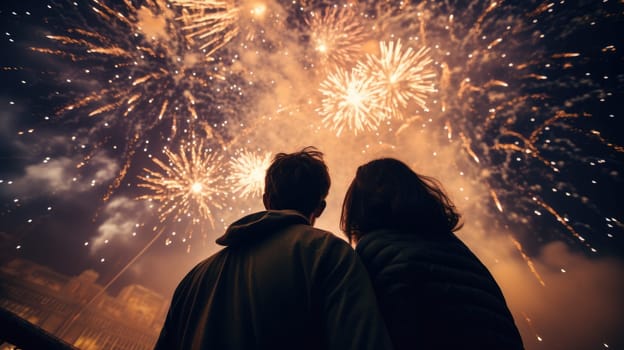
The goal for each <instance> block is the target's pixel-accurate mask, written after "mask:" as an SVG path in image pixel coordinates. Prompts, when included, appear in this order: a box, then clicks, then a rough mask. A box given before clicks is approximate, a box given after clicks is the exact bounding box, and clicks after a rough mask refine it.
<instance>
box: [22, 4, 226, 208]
mask: <svg viewBox="0 0 624 350" xmlns="http://www.w3.org/2000/svg"><path fill="white" fill-rule="evenodd" d="M89 5H90V6H89V7H88V8H87V9H83V8H79V9H80V10H79V9H75V10H74V11H76V12H75V14H76V17H78V18H79V19H80V20H75V21H70V22H68V23H63V26H67V27H65V28H64V29H63V31H64V33H62V34H54V35H48V36H47V39H49V40H51V41H52V43H53V46H54V47H55V48H50V47H44V46H37V47H33V48H32V50H34V51H37V52H40V53H44V54H50V55H54V56H58V57H61V58H65V59H69V60H71V61H72V62H73V63H74V65H73V66H75V67H76V69H71V70H69V72H62V73H59V75H60V76H61V77H63V80H64V81H65V84H66V85H67V88H66V91H65V93H64V95H65V96H69V97H70V99H71V102H69V103H67V104H65V105H63V106H62V107H61V108H59V109H58V110H57V112H56V115H57V116H63V117H69V116H76V119H77V120H78V123H79V124H80V126H81V129H80V130H81V133H79V135H81V136H80V137H79V138H78V139H79V141H80V142H83V144H84V143H88V142H92V143H93V146H92V147H91V150H92V152H96V151H97V149H98V148H102V147H104V146H105V144H106V142H109V141H112V140H113V139H116V138H119V137H120V136H121V137H123V138H125V140H126V141H127V142H124V147H123V151H124V155H123V158H122V163H123V165H122V166H121V167H120V169H121V171H120V172H119V174H118V175H117V177H116V178H115V180H114V181H113V183H112V184H111V186H110V188H109V191H108V192H107V194H106V195H105V197H104V198H105V199H108V197H110V195H111V194H112V193H113V192H114V190H115V189H116V188H118V187H119V186H120V184H121V183H122V181H123V180H124V178H125V176H126V174H127V172H128V170H129V169H130V168H131V164H132V160H133V158H134V156H135V155H136V147H139V145H141V144H144V142H145V141H146V140H149V138H151V137H157V138H161V137H167V138H168V139H173V138H175V137H177V136H178V134H179V131H180V130H188V129H193V128H194V127H195V124H196V123H197V122H198V121H202V125H212V123H205V121H206V119H207V116H209V115H210V116H215V115H218V114H219V110H225V108H219V107H217V108H215V106H214V105H213V104H212V101H214V99H215V97H216V96H217V95H218V94H219V93H220V91H221V93H222V94H223V93H226V92H227V91H228V85H227V84H228V82H227V78H226V77H225V76H224V75H223V74H221V73H220V72H219V69H208V67H206V66H205V65H206V64H207V62H206V60H205V59H204V57H203V56H202V55H201V54H198V53H195V52H194V51H192V50H190V49H189V48H188V45H189V44H188V43H187V42H186V41H185V39H184V37H183V36H181V35H180V34H179V33H180V30H179V28H178V27H177V22H176V21H175V20H174V18H175V15H174V13H173V11H172V10H171V9H170V8H169V7H168V6H167V5H166V4H165V3H164V2H163V1H158V0H157V1H151V2H147V3H145V4H144V5H142V6H135V5H133V3H132V2H130V1H124V2H121V3H120V4H116V5H115V6H116V7H115V6H113V5H112V4H107V3H106V2H104V1H99V0H91V1H90V4H89ZM80 11H83V12H80ZM82 16H84V17H82ZM87 18H88V19H87ZM215 67H216V66H215ZM74 86H75V87H76V88H75V89H74V88H73V87H74ZM85 87H88V89H85ZM227 102H228V100H227V99H221V101H220V105H227ZM85 115H86V116H88V117H89V119H88V120H86V119H84V116H85ZM214 133H216V132H213V134H214ZM114 148H116V146H115V147H114ZM90 158H91V156H90V155H87V156H85V162H86V161H88V159H90Z"/></svg>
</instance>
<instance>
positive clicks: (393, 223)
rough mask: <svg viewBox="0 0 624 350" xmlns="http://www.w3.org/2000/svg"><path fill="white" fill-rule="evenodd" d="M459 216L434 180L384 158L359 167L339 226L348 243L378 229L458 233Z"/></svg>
mask: <svg viewBox="0 0 624 350" xmlns="http://www.w3.org/2000/svg"><path fill="white" fill-rule="evenodd" d="M459 219H460V215H459V213H457V211H456V209H455V206H454V205H453V203H452V202H451V201H450V199H449V198H448V197H447V196H446V195H445V194H444V192H443V191H442V186H441V185H440V184H439V182H438V181H436V180H435V179H433V178H430V177H426V176H422V175H418V174H416V173H415V172H414V171H412V169H410V168H409V167H408V166H407V165H406V164H405V163H403V162H401V161H399V160H396V159H393V158H382V159H377V160H373V161H371V162H369V163H366V164H364V165H362V166H360V167H359V168H358V170H357V173H356V174H355V179H353V182H351V185H350V186H349V189H348V190H347V194H346V195H345V199H344V202H343V204H342V216H341V219H340V226H341V229H342V231H343V232H344V233H345V234H346V235H347V237H348V238H349V241H351V242H357V240H359V238H360V237H361V236H362V235H365V234H366V233H368V232H371V231H374V230H379V229H398V230H401V229H408V230H411V231H415V230H418V231H421V232H423V233H436V232H440V231H446V232H448V231H456V230H458V229H459V228H461V224H460V223H459Z"/></svg>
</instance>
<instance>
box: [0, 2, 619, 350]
mask: <svg viewBox="0 0 624 350" xmlns="http://www.w3.org/2000/svg"><path fill="white" fill-rule="evenodd" d="M465 3H467V2H461V1H450V0H448V1H435V2H432V1H429V2H426V1H423V2H418V1H414V2H412V3H399V2H396V3H391V4H385V3H381V2H379V3H377V2H374V1H368V2H366V1H364V2H344V3H330V2H325V1H311V0H310V1H302V2H291V1H277V2H274V1H269V0H267V1H260V0H259V1H251V0H249V1H236V2H232V4H231V7H230V8H226V9H224V8H216V7H214V5H213V3H212V2H210V1H207V2H206V3H205V5H204V7H203V8H199V7H192V6H190V5H189V4H188V2H186V1H184V0H171V1H169V2H167V1H164V0H151V1H147V0H146V1H130V0H128V1H127V2H124V1H113V0H100V1H94V0H91V1H76V2H72V1H35V0H26V1H13V0H11V1H3V2H2V4H0V26H1V27H2V30H1V31H0V35H1V36H0V45H2V46H1V52H2V54H1V56H0V68H1V70H0V81H1V82H2V90H1V91H0V106H2V107H1V108H0V164H1V167H0V250H1V252H2V253H1V255H0V257H1V258H0V263H6V262H7V261H10V260H11V259H14V258H24V259H29V260H33V261H35V262H38V263H40V264H43V265H46V266H48V267H50V268H52V269H54V270H56V271H59V272H61V273H64V274H67V275H77V274H79V273H80V272H81V271H83V270H85V269H93V270H95V271H97V272H98V273H99V274H100V279H99V283H101V284H102V285H108V284H110V286H109V287H108V290H109V292H110V293H111V294H116V293H117V292H118V291H119V290H120V289H121V288H122V287H124V286H126V285H128V284H130V283H140V284H143V285H146V286H147V287H149V288H152V289H154V290H156V291H158V292H159V293H162V295H163V296H165V297H166V298H169V297H170V296H171V294H172V293H173V289H174V288H175V286H176V284H177V283H178V281H179V280H180V279H181V278H182V277H183V276H184V274H185V273H186V272H187V271H188V270H189V269H190V268H191V267H192V266H193V265H194V264H196V263H197V262H198V261H200V260H202V259H204V258H205V257H207V256H209V255H210V254H211V253H213V252H215V251H216V250H218V249H219V247H218V246H217V245H216V244H215V243H214V240H215V238H217V237H218V236H219V235H221V234H222V233H223V231H224V229H225V228H226V227H227V225H228V224H229V223H230V222H232V221H233V220H235V219H237V218H238V217H240V216H241V215H244V214H247V213H250V212H253V211H256V210H261V209H262V203H261V186H262V181H263V178H262V175H263V172H264V169H265V168H266V166H267V162H268V161H269V160H270V159H271V157H272V156H273V155H275V154H276V153H278V152H292V151H296V150H299V149H301V148H302V147H304V146H307V145H314V146H316V147H318V148H319V149H320V150H321V151H323V152H324V153H325V157H326V160H327V163H328V166H329V168H330V174H331V176H332V188H331V190H330V195H329V198H328V208H327V211H326V213H325V214H324V215H323V216H322V217H321V219H320V220H319V222H318V223H317V226H319V227H321V228H323V229H327V230H330V231H332V232H334V233H336V234H338V235H340V232H339V230H338V220H339V217H340V205H341V201H342V196H343V194H344V192H345V189H346V187H347V185H348V183H349V181H350V180H351V179H352V177H353V175H354V173H355V169H356V168H357V166H358V165H360V164H362V163H364V162H367V161H369V160H372V159H374V158H378V157H381V156H391V157H396V158H399V159H401V160H404V161H405V162H406V163H408V164H409V165H410V166H411V167H412V168H413V169H414V170H416V171H417V172H419V173H423V174H426V175H430V176H433V177H436V178H438V179H439V180H440V181H441V182H442V184H444V186H445V188H446V190H447V191H448V193H449V195H450V197H451V198H452V199H453V200H454V201H455V203H456V204H457V206H458V208H459V210H460V212H462V214H463V217H464V222H465V226H464V228H463V229H462V230H461V231H459V233H458V236H459V237H460V238H462V240H464V241H465V242H466V243H467V244H468V246H469V247H470V248H471V249H473V250H474V251H475V253H476V254H477V255H478V256H479V257H480V258H481V259H482V260H483V262H484V263H485V264H486V265H487V266H488V268H490V270H491V271H492V273H493V274H494V276H495V277H496V279H497V280H498V281H499V283H500V284H501V287H502V289H503V292H504V293H505V296H506V298H507V301H508V303H509V305H510V307H511V309H512V311H513V313H514V317H515V319H516V323H517V324H518V327H519V328H520V330H521V332H522V335H523V338H524V341H525V345H526V347H527V349H569V348H575V349H590V348H591V349H603V348H604V349H607V348H609V349H620V348H623V347H624V336H623V335H622V334H621V330H622V329H624V316H623V314H622V312H621V310H624V299H623V298H622V297H621V296H622V295H624V224H623V220H624V210H623V209H622V208H623V207H622V205H621V203H620V202H621V201H622V200H621V197H622V195H623V194H624V183H623V181H622V178H621V175H620V173H621V171H622V169H623V164H624V157H623V152H624V138H623V137H622V136H621V130H622V124H623V123H622V118H623V114H624V107H622V106H623V104H622V102H621V101H622V99H623V98H624V93H623V91H624V70H623V68H622V67H624V62H623V60H624V55H622V50H624V43H623V41H622V33H624V3H623V2H622V1H614V0H608V1H607V0H604V1H553V2H550V1H545V2H540V1H515V2H514V1H509V2H505V1H499V2H497V3H494V2H486V1H483V2H474V3H473V4H471V5H466V4H465ZM384 55H386V56H384ZM390 73H392V74H394V76H393V78H392V79H390V77H389V76H390V75H389V74H390ZM384 74H386V75H384ZM619 203H620V204H619Z"/></svg>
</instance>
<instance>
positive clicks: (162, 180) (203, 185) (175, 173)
mask: <svg viewBox="0 0 624 350" xmlns="http://www.w3.org/2000/svg"><path fill="white" fill-rule="evenodd" d="M163 154H164V155H165V158H166V161H162V160H160V159H158V158H155V157H154V158H152V160H153V162H154V164H155V165H156V166H157V167H158V168H159V169H158V170H152V169H147V168H145V169H144V171H145V175H141V176H139V177H138V178H139V179H140V180H141V181H142V182H141V183H139V185H138V186H139V187H143V188H146V189H148V190H149V191H150V192H151V193H149V194H145V195H142V196H140V197H139V199H147V200H149V201H156V202H159V203H160V207H159V209H158V212H159V218H160V222H161V223H162V222H165V221H170V222H176V221H177V222H180V221H182V219H184V218H188V219H190V220H191V224H198V223H201V222H203V221H206V220H207V221H208V222H210V225H211V227H213V228H214V227H215V224H214V221H215V220H214V212H213V210H214V209H222V208H223V204H222V203H223V201H224V196H225V195H224V192H223V188H222V184H221V182H222V180H223V179H222V175H221V156H219V155H217V154H216V153H214V152H213V151H211V150H209V149H207V148H206V147H204V143H203V142H202V141H201V140H192V141H190V142H189V143H188V144H182V145H180V148H179V152H178V153H175V152H173V151H172V150H170V149H168V148H164V149H163Z"/></svg>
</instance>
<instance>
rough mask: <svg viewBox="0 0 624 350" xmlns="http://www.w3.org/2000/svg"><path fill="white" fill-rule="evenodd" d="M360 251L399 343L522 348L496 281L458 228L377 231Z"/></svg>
mask: <svg viewBox="0 0 624 350" xmlns="http://www.w3.org/2000/svg"><path fill="white" fill-rule="evenodd" d="M356 252H357V253H358V254H359V255H360V257H361V259H362V262H363V263H364V265H365V266H366V268H367V269H368V271H369V273H370V275H371V279H372V281H373V286H374V288H375V291H376V293H377V297H378V300H379V306H380V308H381V311H382V314H383V316H384V319H385V321H386V325H387V327H388V332H389V333H390V336H391V338H392V341H393V343H394V346H395V348H396V349H399V350H401V349H436V350H443V349H480V350H487V349H492V350H505V349H523V345H522V339H521V338H520V334H519V332H518V329H517V327H516V325H515V323H514V319H513V317H512V315H511V313H510V311H509V309H508V307H507V304H506V302H505V298H504V297H503V294H502V292H501V290H500V288H499V287H498V285H497V283H496V281H495V280H494V278H493V277H492V275H491V274H490V272H489V271H488V270H487V268H486V267H485V266H484V265H483V264H482V263H481V262H480V261H479V259H478V258H477V257H476V256H475V255H474V254H473V253H472V252H471V251H470V249H468V247H466V246H465V245H464V244H463V243H462V242H461V241H460V240H459V239H458V238H457V237H456V236H455V235H454V234H453V233H451V232H447V233H440V234H432V235H419V234H412V233H410V232H399V231H376V232H371V233H368V234H365V235H363V236H362V238H361V239H360V241H359V242H358V245H357V247H356Z"/></svg>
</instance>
